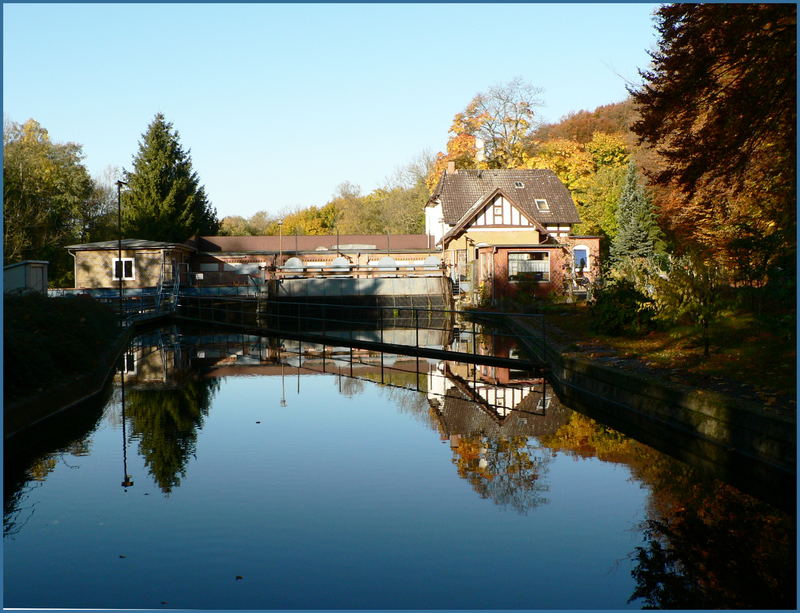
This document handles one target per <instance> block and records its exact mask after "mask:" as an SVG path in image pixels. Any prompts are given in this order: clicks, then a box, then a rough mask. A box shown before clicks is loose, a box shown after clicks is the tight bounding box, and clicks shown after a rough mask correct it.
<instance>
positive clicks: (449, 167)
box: [447, 162, 457, 175]
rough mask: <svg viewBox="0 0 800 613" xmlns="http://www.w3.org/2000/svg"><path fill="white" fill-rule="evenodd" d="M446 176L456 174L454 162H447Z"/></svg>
mask: <svg viewBox="0 0 800 613" xmlns="http://www.w3.org/2000/svg"><path fill="white" fill-rule="evenodd" d="M447 174H449V175H454V174H457V171H456V163H455V162H447Z"/></svg>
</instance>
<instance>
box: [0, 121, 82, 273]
mask: <svg viewBox="0 0 800 613" xmlns="http://www.w3.org/2000/svg"><path fill="white" fill-rule="evenodd" d="M3 128H4V129H3V218H4V224H3V243H4V256H3V259H4V262H5V263H12V262H18V261H20V260H24V259H39V260H48V261H50V262H51V265H50V271H49V272H50V279H51V281H53V282H54V283H56V284H61V283H64V282H65V281H66V279H67V278H68V277H69V274H70V273H71V270H72V267H71V263H70V260H69V256H68V255H67V253H66V251H65V250H64V245H66V244H69V242H71V241H74V240H79V238H80V236H81V226H82V224H83V221H82V220H84V219H85V218H87V217H90V216H91V215H90V211H89V210H88V209H87V204H88V203H89V200H90V197H91V195H92V192H93V189H94V185H93V182H92V179H91V177H90V176H89V173H88V172H87V170H86V168H85V167H84V165H83V163H82V158H83V152H82V148H81V146H80V145H78V144H76V143H54V142H52V141H51V140H50V136H49V134H48V132H47V130H45V129H44V128H43V127H42V126H41V125H40V124H39V123H38V122H37V121H35V120H33V119H29V120H28V121H26V122H25V123H24V124H18V123H15V122H9V121H7V122H5V124H4V126H3Z"/></svg>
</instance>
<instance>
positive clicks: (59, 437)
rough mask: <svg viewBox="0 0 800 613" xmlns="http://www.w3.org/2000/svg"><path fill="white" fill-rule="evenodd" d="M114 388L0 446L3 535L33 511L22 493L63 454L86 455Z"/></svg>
mask: <svg viewBox="0 0 800 613" xmlns="http://www.w3.org/2000/svg"><path fill="white" fill-rule="evenodd" d="M113 390H114V386H113V384H112V383H111V381H109V382H108V385H106V386H105V387H104V388H103V390H102V392H101V393H100V394H98V395H96V396H94V397H92V398H90V399H88V400H86V401H85V402H82V403H80V404H77V405H75V406H74V407H71V408H70V409H69V410H68V411H63V412H61V413H58V414H56V415H54V416H52V417H50V418H49V419H48V420H47V421H46V422H43V423H42V424H41V425H38V426H35V427H33V428H29V429H26V430H22V431H21V432H19V433H17V434H16V435H15V436H13V437H11V438H9V439H7V440H6V441H5V443H4V447H3V496H4V502H3V534H4V535H6V536H10V535H13V534H14V533H15V532H17V531H18V530H20V529H21V528H22V527H23V526H24V524H25V522H26V521H27V519H28V518H29V517H30V514H31V513H33V509H30V508H25V506H24V498H25V492H26V491H27V489H29V488H31V487H36V486H37V484H39V483H41V482H42V481H44V479H45V477H46V476H47V474H48V473H49V472H51V471H52V470H53V469H54V468H55V466H56V465H57V464H58V462H59V461H60V460H62V459H63V457H64V456H66V455H74V456H80V455H86V454H87V453H88V445H89V442H90V438H91V435H92V433H93V432H94V431H95V430H96V428H97V426H98V424H99V422H100V420H101V418H102V416H103V410H104V408H105V406H106V404H107V403H108V401H109V400H110V399H111V396H112V392H113Z"/></svg>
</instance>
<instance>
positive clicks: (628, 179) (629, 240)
mask: <svg viewBox="0 0 800 613" xmlns="http://www.w3.org/2000/svg"><path fill="white" fill-rule="evenodd" d="M660 232H661V231H660V229H659V227H658V223H657V222H656V217H655V214H654V212H653V205H652V203H651V202H650V199H649V198H648V197H647V194H646V193H645V191H644V188H643V187H642V184H641V182H640V181H639V176H638V172H637V170H636V166H635V165H634V164H633V163H630V164H629V165H628V171H627V173H626V175H625V184H624V185H623V187H622V193H621V194H620V199H619V205H618V206H617V234H616V236H615V237H614V240H613V242H612V243H611V258H612V261H613V262H614V263H615V264H616V265H619V264H622V263H623V262H625V261H630V260H637V259H640V258H647V257H650V256H652V255H653V254H654V253H655V252H656V251H657V249H659V248H660V247H661V246H662V245H661V233H660Z"/></svg>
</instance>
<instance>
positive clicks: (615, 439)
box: [4, 328, 796, 609]
mask: <svg viewBox="0 0 800 613" xmlns="http://www.w3.org/2000/svg"><path fill="white" fill-rule="evenodd" d="M458 337H459V335H458V334H455V336H454V340H453V342H454V343H458V342H464V343H475V340H474V337H472V338H470V337H466V338H463V339H461V341H459V338H458ZM486 339H488V337H485V338H482V339H481V340H480V341H479V342H478V343H477V347H478V349H477V350H480V351H488V350H492V351H497V352H501V353H503V352H505V353H506V354H507V355H511V354H513V352H515V351H516V348H515V347H514V346H513V345H510V344H505V345H503V344H495V345H493V346H487V345H488V344H487V342H486ZM125 364H126V371H127V372H126V388H125V390H126V391H125V405H126V417H125V423H126V424H127V426H128V428H129V429H128V433H129V440H130V441H137V442H138V452H139V454H140V455H141V456H142V457H143V458H144V461H145V463H146V466H147V468H148V470H149V472H150V474H151V475H152V477H153V480H154V481H155V483H157V484H158V486H159V487H160V488H161V490H162V492H164V493H165V494H168V493H169V492H170V491H172V490H174V488H177V487H180V485H181V482H182V481H183V480H185V479H186V478H187V472H188V470H189V468H190V460H191V458H192V457H193V456H194V454H195V453H196V441H197V434H198V431H199V430H201V429H202V428H203V426H204V420H205V418H206V417H207V416H208V414H209V410H210V407H211V405H212V401H213V398H214V395H215V393H216V391H217V389H218V387H219V378H220V377H224V376H229V375H245V374H249V375H260V376H274V377H281V380H282V383H284V382H287V381H288V379H289V377H296V379H297V385H298V386H299V385H300V378H301V376H304V375H306V376H308V375H315V374H316V375H319V374H325V375H334V376H336V377H337V381H338V389H339V392H340V393H342V394H344V395H348V396H355V395H358V394H359V393H360V392H361V389H362V388H363V387H364V386H365V385H368V384H369V385H371V384H379V385H380V386H381V389H382V390H384V392H385V393H386V394H388V395H390V396H392V398H393V400H394V401H395V402H394V404H395V406H397V407H398V410H401V411H403V412H407V413H409V414H412V415H413V416H414V417H415V418H416V419H418V420H420V421H422V422H423V423H425V424H426V425H427V426H428V428H430V430H432V431H433V432H436V433H437V434H438V436H439V438H440V440H442V441H444V442H447V443H448V444H449V449H450V452H451V458H450V459H451V462H452V464H453V467H454V470H455V472H456V473H457V474H458V476H459V477H460V478H461V479H463V480H464V481H466V482H467V483H469V485H470V487H471V488H472V490H473V491H474V492H475V493H476V494H477V495H478V496H480V497H481V498H484V499H486V500H490V501H492V502H493V503H494V504H496V505H498V506H499V507H501V508H504V509H508V510H509V511H512V512H515V513H520V514H529V513H532V512H535V510H536V509H537V508H539V507H541V506H544V505H547V504H548V503H549V499H548V494H549V492H550V490H551V486H552V485H553V484H552V483H551V482H550V476H549V468H550V466H551V464H552V462H553V459H554V458H555V457H556V456H558V455H567V456H571V457H574V458H575V459H588V458H596V459H598V460H600V461H602V462H606V463H612V464H618V465H621V466H625V467H627V470H629V471H630V474H631V478H632V479H634V480H635V481H637V482H639V483H640V484H641V486H642V487H643V488H646V489H647V490H648V491H649V499H648V504H647V508H646V510H645V519H644V521H643V523H642V525H641V526H639V530H640V532H641V535H642V540H641V542H640V544H639V546H638V547H636V548H635V549H634V550H633V551H631V552H630V559H631V560H632V562H633V570H632V576H633V579H634V581H635V590H634V592H633V593H632V594H631V595H630V601H629V602H635V603H636V604H639V605H641V606H643V607H645V608H693V609H697V608H790V609H793V608H794V607H795V599H796V590H795V569H796V548H795V535H796V531H795V527H794V518H793V517H792V516H790V515H787V514H785V513H783V512H781V511H779V510H777V509H775V508H773V507H771V506H770V505H768V504H767V503H765V502H762V501H759V500H757V499H755V498H752V497H751V496H748V495H747V494H744V493H742V492H740V491H739V490H737V489H735V488H734V487H732V486H730V485H727V484H725V483H723V482H721V481H719V480H716V479H712V478H709V477H707V476H703V475H702V474H699V473H698V472H697V471H696V470H695V469H693V468H692V467H690V466H689V465H687V464H684V463H682V462H679V461H677V460H675V459H673V458H671V457H670V456H669V455H665V454H664V453H660V452H659V451H657V450H655V449H654V448H653V447H650V446H647V445H645V444H643V443H640V442H638V441H637V440H635V439H634V438H631V437H628V436H625V435H623V434H621V433H620V432H619V431H617V430H614V429H612V428H611V427H609V426H607V425H604V424H603V423H601V422H600V421H595V420H594V419H592V418H590V417H588V416H586V415H585V414H582V413H578V412H575V411H572V410H570V409H569V408H567V407H564V406H563V405H562V404H561V402H560V400H559V398H558V397H557V396H556V394H555V393H554V392H553V390H552V388H551V387H550V386H549V385H548V384H547V382H546V381H545V380H542V379H540V378H536V377H533V376H531V374H530V373H525V372H524V371H517V370H514V369H510V368H498V367H489V366H483V365H473V364H465V363H459V362H443V361H436V360H428V359H425V358H419V357H416V358H415V357H407V356H399V355H388V354H382V353H380V354H378V353H375V352H369V351H365V350H354V349H353V348H352V347H330V346H323V345H315V344H312V343H303V342H302V341H289V340H281V339H276V338H265V337H258V336H252V335H246V334H241V333H224V332H219V331H217V332H215V331H213V330H209V329H208V328H202V329H191V328H182V329H177V328H172V329H169V330H160V331H156V332H153V333H150V334H149V335H145V336H141V337H139V338H137V339H136V341H135V342H134V343H132V345H131V348H130V349H129V351H128V354H127V358H126V362H125ZM110 397H111V388H110V387H109V388H108V390H106V392H105V393H104V395H103V397H102V398H97V399H95V401H94V402H91V403H87V404H86V405H85V406H81V407H75V408H74V409H72V410H70V411H68V412H66V413H65V414H64V415H62V416H59V417H56V418H53V420H49V421H48V422H46V424H45V426H46V427H41V428H37V429H36V430H35V431H31V432H30V433H26V435H24V436H22V437H21V438H17V437H15V438H14V439H12V441H10V442H7V444H6V465H5V484H6V485H5V495H6V504H5V514H4V527H5V533H6V534H7V535H13V533H14V532H15V531H16V530H20V529H22V528H23V527H24V523H25V521H26V517H27V516H28V514H30V513H31V512H32V510H31V509H25V508H24V498H25V491H26V488H30V487H31V484H35V483H37V480H42V479H44V477H45V476H46V474H47V472H49V470H52V467H53V466H54V465H55V463H56V462H57V461H58V459H59V457H60V456H61V455H63V454H65V453H73V454H80V453H82V449H83V447H85V446H86V445H87V444H88V439H89V437H90V435H91V433H92V432H93V431H94V429H95V428H96V427H97V424H98V421H99V419H100V417H101V416H102V413H103V405H104V403H105V402H107V401H108V399H109V398H110ZM281 400H282V403H281V405H282V406H284V401H283V397H282V399H281ZM586 503H587V504H591V501H590V500H587V501H586Z"/></svg>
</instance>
